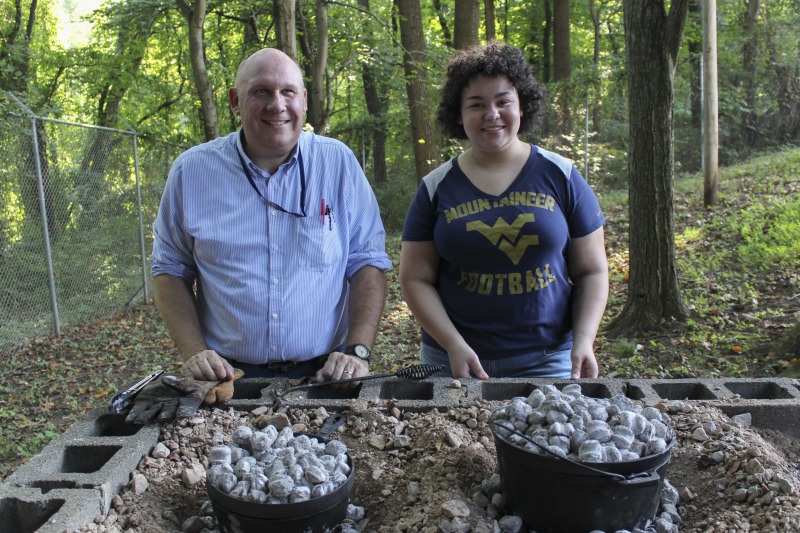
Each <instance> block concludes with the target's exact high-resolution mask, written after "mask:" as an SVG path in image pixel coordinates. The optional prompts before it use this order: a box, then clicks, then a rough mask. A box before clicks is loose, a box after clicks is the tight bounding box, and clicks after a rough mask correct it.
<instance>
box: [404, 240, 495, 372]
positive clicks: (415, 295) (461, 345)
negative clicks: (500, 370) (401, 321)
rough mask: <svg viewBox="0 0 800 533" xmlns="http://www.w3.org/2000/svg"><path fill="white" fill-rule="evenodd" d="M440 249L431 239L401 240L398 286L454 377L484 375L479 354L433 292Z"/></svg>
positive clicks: (434, 291) (437, 295)
mask: <svg viewBox="0 0 800 533" xmlns="http://www.w3.org/2000/svg"><path fill="white" fill-rule="evenodd" d="M439 259H440V258H439V252H438V251H437V250H436V246H435V245H434V244H433V241H422V242H410V241H403V244H402V248H401V251H400V288H401V289H402V292H403V298H404V299H405V301H406V303H407V304H408V307H409V309H411V312H412V313H414V316H415V317H416V319H417V320H418V321H419V323H420V324H421V325H422V327H423V328H424V329H425V331H427V332H428V334H430V336H431V337H433V338H434V339H436V342H438V343H439V345H440V346H441V347H442V348H444V350H445V351H446V352H447V354H448V356H449V358H450V368H451V370H452V373H453V377H457V378H463V377H470V375H469V371H470V370H472V371H473V373H474V374H475V376H477V377H479V378H481V379H487V378H488V377H489V375H488V374H486V372H485V371H484V370H483V367H482V366H481V363H480V361H479V360H478V355H477V354H476V353H475V351H474V350H473V349H472V348H470V347H469V345H467V343H466V341H465V340H464V338H463V337H462V336H461V334H460V333H459V332H458V330H457V329H456V327H455V325H453V321H452V320H450V317H449V316H448V315H447V311H445V309H444V305H442V300H441V297H440V296H439V293H438V292H436V288H435V287H434V283H435V281H436V275H437V271H438V268H439Z"/></svg>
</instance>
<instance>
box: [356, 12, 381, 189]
mask: <svg viewBox="0 0 800 533" xmlns="http://www.w3.org/2000/svg"><path fill="white" fill-rule="evenodd" d="M358 5H359V6H361V7H363V8H364V10H366V11H367V12H369V10H370V7H369V0H358ZM365 33H366V35H364V38H365V39H366V40H367V41H368V42H369V41H372V37H374V35H373V33H372V26H370V25H367V27H366V29H365ZM371 59H372V58H370V59H368V60H366V61H364V63H363V66H362V67H361V80H362V81H363V82H364V100H365V101H366V103H367V112H368V113H369V116H370V119H371V120H370V122H369V124H368V125H367V128H366V131H367V135H368V136H369V138H370V139H372V179H373V180H374V182H375V183H385V182H386V175H387V173H386V107H387V105H386V102H385V101H384V100H383V99H382V98H381V96H380V95H381V94H386V91H385V90H379V89H378V87H379V84H380V82H379V81H378V80H385V79H386V77H384V76H381V75H380V67H379V65H378V63H377V62H375V61H372V60H371ZM366 163H367V162H366V161H364V166H366Z"/></svg>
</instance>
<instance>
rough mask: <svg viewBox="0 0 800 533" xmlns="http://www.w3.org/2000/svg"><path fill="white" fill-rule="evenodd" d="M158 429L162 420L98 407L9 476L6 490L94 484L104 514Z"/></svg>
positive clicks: (44, 488)
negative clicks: (135, 420)
mask: <svg viewBox="0 0 800 533" xmlns="http://www.w3.org/2000/svg"><path fill="white" fill-rule="evenodd" d="M158 434H159V427H158V425H155V424H153V425H149V426H133V425H130V424H125V421H124V416H122V415H114V414H110V413H108V412H107V411H105V410H103V409H97V410H95V411H92V412H91V413H89V414H88V415H87V416H86V417H84V418H83V419H82V420H80V421H79V422H77V423H75V424H74V425H73V426H72V427H71V428H70V429H69V430H67V431H66V432H65V433H64V434H63V435H62V436H61V437H59V438H58V439H56V440H54V441H53V442H51V443H50V444H48V445H47V446H46V447H45V448H44V449H43V450H42V451H41V452H40V453H39V454H38V455H36V456H34V457H33V458H31V460H30V461H28V462H27V463H25V464H23V465H22V466H20V467H19V468H18V469H17V470H16V471H15V472H14V473H13V474H11V475H10V476H8V477H7V478H6V479H5V480H4V482H3V485H2V487H3V490H4V491H5V492H6V493H8V494H13V489H14V488H19V489H28V488H34V489H40V490H41V491H43V492H47V493H49V492H50V491H52V490H54V489H63V490H70V489H92V490H93V493H94V494H95V495H96V497H97V498H98V505H99V509H100V510H101V511H102V513H100V514H105V513H107V512H108V509H109V507H110V505H111V499H112V498H113V497H114V496H115V495H117V494H119V492H120V490H121V489H122V488H123V487H124V486H125V485H127V483H128V481H129V480H130V474H131V472H132V471H133V470H135V469H136V466H137V464H138V463H139V461H140V460H141V458H142V457H143V456H144V455H146V454H147V453H149V451H150V450H151V449H152V448H153V446H155V444H156V443H157V442H158Z"/></svg>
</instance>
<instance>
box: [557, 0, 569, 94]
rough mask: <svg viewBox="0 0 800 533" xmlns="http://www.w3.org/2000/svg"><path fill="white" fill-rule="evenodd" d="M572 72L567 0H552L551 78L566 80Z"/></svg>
mask: <svg viewBox="0 0 800 533" xmlns="http://www.w3.org/2000/svg"><path fill="white" fill-rule="evenodd" d="M571 73H572V58H571V50H570V44H569V0H554V6H553V80H554V81H561V80H567V79H569V77H570V74H571Z"/></svg>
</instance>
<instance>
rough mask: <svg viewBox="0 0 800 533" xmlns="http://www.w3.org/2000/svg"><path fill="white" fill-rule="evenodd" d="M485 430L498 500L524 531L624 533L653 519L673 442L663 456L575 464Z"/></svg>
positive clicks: (494, 428)
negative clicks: (491, 439)
mask: <svg viewBox="0 0 800 533" xmlns="http://www.w3.org/2000/svg"><path fill="white" fill-rule="evenodd" d="M490 425H491V429H492V433H493V434H494V443H495V448H496V450H497V463H498V468H499V471H500V479H501V483H502V487H503V495H504V496H505V498H506V502H507V504H508V506H509V508H510V509H511V510H512V511H513V512H514V514H515V515H517V516H519V517H520V518H522V520H523V522H525V525H527V526H528V527H529V528H532V529H534V530H536V531H537V532H540V533H548V532H553V533H586V532H587V531H598V530H599V531H618V530H629V531H630V530H633V529H636V528H645V527H647V525H648V524H649V523H650V522H651V521H652V520H653V519H654V518H655V515H656V512H657V511H658V507H659V503H660V501H661V488H662V486H663V485H664V479H665V478H664V475H665V473H666V469H667V465H668V464H669V460H670V454H671V451H672V446H673V444H674V442H675V439H674V438H673V439H672V441H671V442H670V443H669V444H668V445H667V448H666V450H664V451H663V452H661V453H658V454H654V455H650V456H647V457H643V458H641V459H637V460H635V461H625V462H619V463H603V462H600V463H581V462H578V461H572V460H569V459H566V458H561V457H558V456H552V455H541V454H538V453H534V452H533V451H529V450H526V449H523V448H521V447H520V446H518V445H516V444H513V443H512V442H510V441H509V440H508V439H507V437H506V435H507V434H508V433H509V432H511V433H516V434H517V435H521V434H520V433H519V432H517V431H515V430H514V428H513V427H510V426H508V425H505V424H502V423H497V422H493V423H491V424H490ZM500 428H502V429H503V430H505V431H498V430H499V429H500ZM522 436H523V437H524V435H522ZM531 442H533V441H531ZM533 444H536V443H535V442H533Z"/></svg>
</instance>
